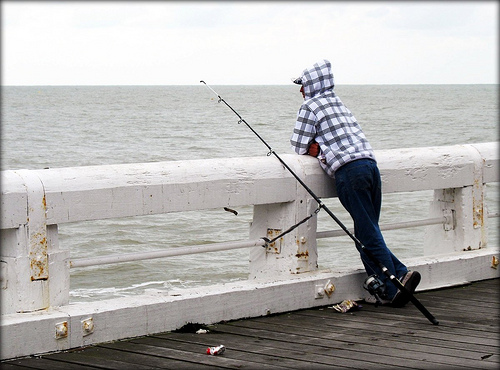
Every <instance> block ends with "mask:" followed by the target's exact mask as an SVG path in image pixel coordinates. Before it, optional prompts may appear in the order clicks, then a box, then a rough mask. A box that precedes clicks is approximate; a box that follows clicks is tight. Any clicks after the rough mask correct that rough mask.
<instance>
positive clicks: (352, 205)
mask: <svg viewBox="0 0 500 370" xmlns="http://www.w3.org/2000/svg"><path fill="white" fill-rule="evenodd" d="M335 184H336V187H337V195H338V197H339V200H340V202H341V203H342V205H343V206H344V208H345V209H346V210H347V211H348V212H349V214H350V215H351V217H352V219H353V221H354V235H355V236H356V238H357V239H358V240H359V241H360V242H361V243H362V244H363V246H364V247H365V248H366V249H367V250H369V251H370V252H371V253H372V254H373V255H374V256H375V258H376V259H378V260H379V262H381V263H382V265H384V266H385V267H387V269H388V270H389V271H390V272H391V273H392V274H393V275H394V276H396V278H398V279H401V277H402V276H403V275H404V274H406V273H407V272H408V269H407V268H406V266H405V265H404V264H403V263H401V262H400V261H399V260H398V259H397V258H396V256H394V255H393V254H392V252H391V251H390V250H389V248H387V245H386V244H385V241H384V237H383V236H382V232H381V231H380V228H379V226H378V222H379V218H380V207H381V205H382V182H381V180H380V172H379V169H378V167H377V163H376V162H375V161H373V160H371V159H358V160H356V161H352V162H349V163H347V164H345V165H343V166H342V167H340V168H339V169H338V170H337V171H336V172H335ZM357 244H358V243H356V248H357V249H358V251H359V252H360V256H361V260H362V261H363V265H364V266H365V270H366V273H367V274H368V275H373V274H376V275H378V277H379V278H380V279H381V280H382V281H383V282H384V284H385V286H386V293H387V297H385V298H386V299H392V297H394V295H395V294H396V292H397V291H398V289H397V288H396V287H395V286H394V284H393V283H392V282H391V281H390V279H389V278H388V277H387V276H385V275H384V273H383V272H382V270H381V269H380V268H379V267H378V265H377V264H376V263H374V262H373V261H372V260H370V258H369V257H368V256H367V255H366V254H365V253H364V252H363V250H362V249H361V246H360V245H357Z"/></svg>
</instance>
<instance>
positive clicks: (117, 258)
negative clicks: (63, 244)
mask: <svg viewBox="0 0 500 370" xmlns="http://www.w3.org/2000/svg"><path fill="white" fill-rule="evenodd" d="M265 243H266V242H265V241H264V240H263V239H259V240H244V241H232V242H222V243H213V244H204V245H196V246H190V247H180V248H169V249H167V250H160V251H151V252H138V253H127V254H121V255H111V256H102V257H91V258H80V259H77V260H74V261H70V263H69V265H70V267H71V268H73V267H88V266H96V265H106V264H110V263H121V262H132V261H140V260H147V259H154V258H163V257H173V256H184V255H188V254H196V253H206V252H216V251H224V250H230V249H239V248H251V247H262V246H264V245H265Z"/></svg>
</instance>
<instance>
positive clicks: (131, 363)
mask: <svg viewBox="0 0 500 370" xmlns="http://www.w3.org/2000/svg"><path fill="white" fill-rule="evenodd" d="M499 288H500V279H492V280H486V281H481V282H475V283H472V284H467V285H464V286H460V287H453V288H447V289H439V290H433V291H427V292H418V293H417V294H416V297H417V298H418V299H419V301H420V302H421V303H422V304H424V306H425V307H426V308H427V309H428V310H429V311H430V312H431V313H432V314H433V315H434V316H435V317H436V318H437V319H438V320H439V325H438V326H436V325H432V324H431V323H430V322H429V321H428V320H427V319H426V318H425V317H424V316H423V315H422V313H421V312H420V311H419V310H418V309H417V308H416V307H415V306H413V305H412V304H411V303H410V304H408V305H407V306H406V307H404V308H398V309H395V308H391V307H375V306H374V305H370V304H365V303H363V302H360V305H361V307H360V308H359V310H357V311H351V312H347V313H339V312H337V311H335V310H334V309H332V308H331V305H330V306H324V307H319V308H312V309H306V310H300V311H295V312H288V313H283V314H277V315H270V316H265V317H256V318H251V319H243V320H235V321H231V322H222V323H218V324H214V325H210V326H209V327H208V328H209V332H208V333H206V334H196V333H193V332H167V333H160V334H155V335H149V336H145V337H139V338H132V339H128V340H122V341H115V342H111V343H103V344H99V345H95V346H90V347H86V348H80V349H73V350H70V351H65V352H60V353H55V354H47V355H43V356H31V357H28V358H23V359H15V360H10V361H3V362H2V363H1V365H2V369H3V368H5V369H55V370H57V369H134V370H135V369H138V370H139V369H160V368H163V369H165V368H172V369H209V368H212V369H216V368H218V369H291V368H300V369H323V368H324V369H326V368H330V369H331V368H336V369H381V368H384V369H396V368H398V369H400V368H402V367H404V368H406V369H471V368H480V369H498V368H500V335H499V308H500V302H499V299H498V291H499ZM219 344H224V345H225V346H226V348H227V349H226V352H225V353H224V354H223V355H221V356H209V355H207V354H206V353H205V351H206V348H207V347H209V346H216V345H219Z"/></svg>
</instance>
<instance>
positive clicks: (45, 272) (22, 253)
mask: <svg viewBox="0 0 500 370" xmlns="http://www.w3.org/2000/svg"><path fill="white" fill-rule="evenodd" d="M9 172H10V174H9V175H10V177H11V178H12V177H14V178H15V177H16V176H17V180H18V181H16V182H14V184H15V185H14V188H16V189H13V191H12V192H10V191H9V190H10V189H2V198H6V200H5V201H6V202H16V201H17V202H19V201H20V202H25V206H24V207H22V206H21V205H20V206H21V207H20V208H23V209H24V210H25V212H26V213H25V216H24V219H17V220H16V217H15V215H13V216H12V217H10V220H9V215H3V216H2V223H3V224H2V236H1V240H2V257H1V265H2V269H1V272H2V277H1V279H2V284H1V285H2V300H1V309H2V314H8V313H15V312H32V311H38V310H43V309H47V308H49V306H62V305H66V304H68V302H69V266H68V258H69V251H61V250H59V243H58V231H57V225H47V216H46V212H47V204H46V199H45V191H44V187H43V184H42V182H41V180H40V178H39V177H38V176H36V174H34V173H33V172H31V171H28V170H21V171H9ZM19 179H20V181H19ZM6 185H7V186H9V185H8V183H7V184H6ZM9 197H11V198H10V199H9ZM2 202H4V199H2ZM7 226H9V227H7Z"/></svg>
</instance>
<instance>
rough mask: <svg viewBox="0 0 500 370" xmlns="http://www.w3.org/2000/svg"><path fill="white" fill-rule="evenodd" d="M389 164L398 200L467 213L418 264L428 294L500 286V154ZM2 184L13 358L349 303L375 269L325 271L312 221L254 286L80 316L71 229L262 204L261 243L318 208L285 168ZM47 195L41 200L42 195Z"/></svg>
mask: <svg viewBox="0 0 500 370" xmlns="http://www.w3.org/2000/svg"><path fill="white" fill-rule="evenodd" d="M376 155H377V159H378V163H379V167H380V169H381V174H382V180H383V191H384V193H391V192H405V191H417V190H435V197H434V198H435V199H434V201H433V202H432V205H431V215H430V217H432V218H434V217H436V218H438V217H449V215H450V214H454V215H455V217H454V227H451V228H450V227H449V224H448V225H447V226H446V227H447V229H448V230H444V229H443V226H436V228H437V229H436V230H435V231H434V232H429V233H428V234H429V235H430V236H431V237H430V238H429V241H428V242H427V243H426V246H425V247H424V251H425V256H424V258H422V259H419V260H415V261H411V263H408V265H409V266H410V267H413V268H416V269H418V270H419V271H420V272H421V274H422V283H421V286H420V289H426V288H436V287H440V286H447V285H454V284H459V283H463V282H466V281H474V280H481V279H486V278H492V277H498V276H499V270H498V269H497V268H493V267H492V264H491V260H492V258H493V257H497V258H498V250H497V248H498V246H488V244H487V222H486V220H485V217H486V216H485V206H484V186H483V184H484V183H486V182H491V181H498V179H499V175H498V174H499V167H500V166H499V155H498V143H484V144H473V145H456V146H450V147H431V148H412V149H392V150H385V151H379V152H377V153H376ZM281 157H282V159H284V160H285V162H286V163H287V164H288V165H289V166H290V167H291V168H293V169H294V171H296V173H297V174H298V175H299V176H301V178H303V180H304V181H305V182H306V183H307V185H308V186H310V187H311V189H312V190H313V191H314V192H315V193H316V195H318V196H319V197H321V198H328V197H333V196H335V187H334V185H333V182H332V180H331V179H329V178H328V177H327V176H326V175H325V174H324V173H323V171H322V170H321V168H320V167H319V166H318V164H317V162H316V160H315V159H314V158H312V157H309V156H296V155H283V156H281ZM1 179H2V189H1V190H2V198H1V201H2V204H1V209H0V211H1V229H2V234H1V243H2V257H1V260H0V263H1V269H0V271H1V273H2V284H1V287H2V289H1V292H2V297H1V298H2V299H1V304H2V306H1V308H2V322H1V331H2V343H1V356H2V358H12V357H16V356H23V355H29V354H35V353H42V352H47V351H54V350H61V349H67V348H74V347H78V346H82V345H86V344H91V343H99V342H102V341H107V340H115V339H119V338H125V337H130V336H137V335H144V334H150V333H155V332H161V331H165V330H172V329H176V328H178V327H180V326H182V325H184V324H185V323H187V322H200V323H213V322H217V321H221V320H230V319H237V318H241V317H249V316H259V315H265V314H267V313H275V312H284V311H289V310H296V309H300V308H305V307H313V306H318V305H326V304H330V303H338V302H340V301H342V300H343V299H359V298H361V297H363V296H364V294H366V292H364V291H363V290H362V288H361V284H362V281H363V280H364V276H365V273H364V271H356V270H352V269H349V268H346V269H345V270H342V271H335V272H332V271H318V269H317V253H316V219H315V218H312V219H311V220H309V221H308V222H307V223H305V224H303V225H301V226H300V227H298V228H297V229H295V230H294V231H293V232H292V233H290V234H289V235H287V236H285V237H284V238H283V241H282V243H281V246H280V249H279V250H278V251H277V252H278V253H273V250H272V249H273V248H274V247H273V246H271V248H267V250H266V248H262V247H255V248H254V249H253V250H252V251H251V252H250V259H251V267H250V277H251V278H250V279H249V280H248V281H245V282H241V283H240V282H239V283H234V284H222V285H217V286H212V287H202V288H199V289H187V290H185V291H182V292H181V293H180V295H178V296H177V295H175V296H171V295H169V294H157V295H147V296H140V297H132V298H124V299H114V300H107V301H102V302H94V303H91V304H79V305H68V299H69V263H68V257H69V256H68V252H67V251H60V250H59V248H58V241H57V225H58V224H61V223H65V222H74V221H81V220H98V219H105V218H110V217H129V216H138V215H145V214H155V213H169V212H178V211H187V210H198V209H211V208H218V207H225V206H229V207H234V206H240V205H255V212H254V220H253V223H252V226H251V228H250V238H251V239H257V238H260V237H262V235H265V234H266V233H267V230H268V229H277V230H284V229H286V228H288V227H290V226H291V225H293V224H294V223H296V222H298V221H300V220H302V219H303V218H304V217H306V216H307V215H308V214H310V212H312V211H313V210H314V209H315V207H316V206H317V205H316V204H315V202H314V201H313V200H312V199H311V197H310V196H309V195H308V194H307V193H306V192H305V190H304V189H302V187H300V185H299V184H298V183H297V181H296V180H295V179H294V178H293V177H292V176H291V175H290V174H289V173H288V172H287V171H286V170H285V169H284V168H283V166H282V165H281V164H280V163H279V162H278V161H277V160H276V159H275V158H273V157H264V158H261V157H258V158H232V159H213V160H196V161H178V162H159V163H144V164H124V165H109V166H96V167H79V168H60V169H48V170H36V171H2V172H1ZM35 180H36V181H38V182H39V183H40V184H41V185H40V186H39V185H38V183H37V182H36V181H35ZM35 184H36V185H35ZM33 187H34V188H35V189H36V190H35V191H34V192H31V193H30V191H31V190H30V189H31V188H33ZM30 197H31V200H30ZM40 199H42V200H43V199H45V204H46V207H45V210H46V213H45V211H44V210H43V209H42V210H40V209H39V210H38V211H32V210H31V209H30V204H40ZM30 217H35V218H36V219H30ZM452 225H453V223H452ZM30 227H31V228H32V230H33V228H37V230H38V231H39V232H42V233H45V236H46V241H47V243H46V248H44V249H45V250H46V253H47V256H48V259H47V261H48V279H47V280H36V279H33V280H32V279H31V278H32V277H33V270H32V268H31V263H32V261H33V256H32V255H30V251H31V249H30V241H33V240H38V239H36V238H34V236H33V235H32V234H30V231H29V228H30ZM263 233H264V234H263ZM469 246H470V248H469ZM464 249H465V251H464ZM405 262H406V261H405ZM328 280H330V281H331V282H332V283H333V284H334V285H335V287H336V289H335V292H334V293H333V294H332V295H331V297H328V296H327V295H323V296H322V297H323V298H318V294H317V286H324V285H325V284H326V282H327V281H328ZM47 282H48V284H47ZM47 297H48V298H47ZM18 312H23V313H18ZM88 319H92V321H93V322H94V331H93V332H92V333H88V332H85V331H84V330H83V329H82V321H84V320H88ZM56 328H67V330H68V331H67V337H64V335H63V337H62V338H59V339H56ZM60 332H62V333H63V334H64V331H63V330H61V331H60ZM33 333H36V335H33ZM3 338H8V340H3Z"/></svg>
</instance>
